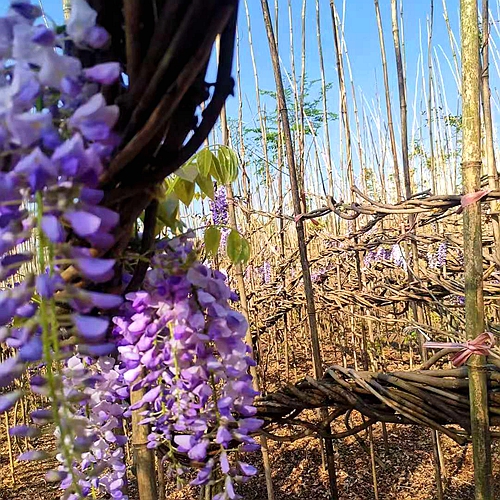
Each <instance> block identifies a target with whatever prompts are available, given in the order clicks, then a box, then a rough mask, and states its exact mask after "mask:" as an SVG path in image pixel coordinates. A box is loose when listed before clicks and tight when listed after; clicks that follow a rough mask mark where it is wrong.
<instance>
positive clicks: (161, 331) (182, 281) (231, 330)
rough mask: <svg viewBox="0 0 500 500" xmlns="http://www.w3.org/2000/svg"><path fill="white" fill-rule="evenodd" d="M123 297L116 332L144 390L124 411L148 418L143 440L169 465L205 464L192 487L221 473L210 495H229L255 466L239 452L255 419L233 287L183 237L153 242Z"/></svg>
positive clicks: (127, 375)
mask: <svg viewBox="0 0 500 500" xmlns="http://www.w3.org/2000/svg"><path fill="white" fill-rule="evenodd" d="M126 298H127V300H128V303H127V305H126V307H124V314H123V316H120V317H116V318H115V319H114V322H115V325H116V327H115V329H114V334H115V335H116V339H117V342H118V343H119V344H120V346H119V348H118V350H119V352H120V360H121V362H122V363H123V365H124V366H125V367H126V371H125V372H124V379H125V380H126V381H127V382H128V383H129V384H131V388H132V390H137V389H139V388H142V389H143V390H144V391H145V394H144V397H143V398H142V400H141V401H140V402H139V403H137V404H136V405H134V406H133V407H131V409H132V410H134V409H136V410H138V409H141V408H142V411H143V413H142V414H143V416H144V420H143V422H144V423H148V424H150V425H151V429H152V431H151V434H150V435H149V445H148V446H149V447H151V448H156V447H158V446H160V445H162V446H163V447H164V448H166V449H167V450H168V451H167V454H168V455H169V458H170V461H171V463H174V464H175V463H176V460H175V454H176V453H177V452H178V453H185V454H187V456H188V457H189V459H191V460H193V461H196V462H203V463H205V466H204V467H203V468H202V469H201V470H200V471H199V473H198V475H197V477H196V479H195V480H194V481H193V483H192V484H195V485H201V484H207V483H208V482H210V481H211V480H212V479H213V473H214V471H215V470H218V471H219V472H220V473H221V474H222V476H223V479H222V481H224V485H225V490H224V493H220V494H218V495H216V496H215V497H214V500H223V499H226V498H231V499H232V498H236V496H235V493H234V491H233V481H235V480H244V478H246V477H248V476H250V475H253V474H255V472H256V470H255V468H254V467H252V466H251V465H249V464H247V463H245V462H243V461H241V460H240V454H241V453H243V452H247V451H254V450H256V449H258V446H257V444H256V442H255V441H254V439H253V437H252V436H251V434H252V433H253V432H255V431H257V430H258V428H259V427H260V425H261V424H262V422H261V421H260V420H259V419H256V418H255V413H256V410H255V408H254V406H253V400H254V398H255V396H256V394H257V393H256V392H255V391H254V389H253V387H252V378H251V376H250V375H249V374H248V369H249V367H250V366H251V365H253V363H254V362H253V360H252V358H251V355H250V353H251V350H250V348H249V347H248V346H247V345H246V344H245V342H244V338H245V333H246V330H247V322H246V320H245V318H244V317H243V316H242V315H241V314H240V313H238V312H237V311H235V310H233V309H232V308H231V307H230V301H232V300H235V299H236V296H235V294H234V293H233V292H232V291H231V290H230V289H229V288H228V286H227V285H226V283H225V276H224V275H222V274H221V273H220V272H218V271H213V270H210V269H209V268H207V267H206V266H204V265H202V264H201V263H199V262H198V260H197V252H196V251H195V249H194V248H193V243H192V240H191V239H190V238H189V237H188V236H186V235H185V236H182V237H178V238H176V239H173V240H169V241H166V242H164V243H162V244H161V245H160V247H159V248H158V249H157V255H156V256H155V257H154V259H153V261H152V264H151V270H150V271H148V274H147V276H146V280H145V283H144V290H143V291H139V292H135V293H131V294H129V295H127V297H126ZM209 450H210V451H211V453H210V455H209ZM230 450H232V451H235V452H236V453H235V454H236V457H237V458H236V460H235V463H234V464H233V465H231V464H230V461H229V458H228V452H229V451H230ZM176 473H177V474H181V473H182V467H181V466H180V465H179V464H177V469H176Z"/></svg>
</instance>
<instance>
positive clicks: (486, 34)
mask: <svg viewBox="0 0 500 500" xmlns="http://www.w3.org/2000/svg"><path fill="white" fill-rule="evenodd" d="M482 28H483V43H482V46H481V56H482V61H481V62H482V72H481V102H482V104H483V121H484V131H485V135H486V169H487V174H488V187H489V188H490V189H498V172H497V166H496V161H495V146H494V142H493V120H492V117H491V90H490V71H489V40H490V13H489V0H482ZM498 208H499V207H498V202H496V201H494V202H492V203H491V224H492V227H493V237H494V239H495V245H494V247H493V248H494V256H495V258H496V260H497V265H500V219H499V216H498V215H499V214H498Z"/></svg>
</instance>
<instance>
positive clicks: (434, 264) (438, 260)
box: [427, 241, 448, 269]
mask: <svg viewBox="0 0 500 500" xmlns="http://www.w3.org/2000/svg"><path fill="white" fill-rule="evenodd" d="M434 248H435V246H433V245H430V246H429V248H428V250H427V264H428V266H429V268H430V269H441V268H443V267H444V266H445V265H446V261H447V256H448V245H447V243H446V241H441V242H440V243H439V245H438V246H437V249H436V250H435V251H434Z"/></svg>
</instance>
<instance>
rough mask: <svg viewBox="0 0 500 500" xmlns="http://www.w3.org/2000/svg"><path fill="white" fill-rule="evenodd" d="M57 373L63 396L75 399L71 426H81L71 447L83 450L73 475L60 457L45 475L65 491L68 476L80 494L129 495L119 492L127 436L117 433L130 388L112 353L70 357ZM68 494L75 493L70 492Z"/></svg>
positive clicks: (123, 473)
mask: <svg viewBox="0 0 500 500" xmlns="http://www.w3.org/2000/svg"><path fill="white" fill-rule="evenodd" d="M62 375H63V377H62V380H63V392H64V394H65V396H66V398H67V399H68V400H69V401H73V400H75V401H74V403H73V411H74V422H73V424H72V425H76V426H78V427H79V429H80V431H79V432H78V437H77V442H76V447H77V448H79V449H81V450H82V455H81V459H80V460H79V461H74V462H73V467H72V470H71V473H72V474H69V472H70V471H68V468H67V465H66V464H65V463H64V459H63V457H62V456H60V455H59V456H58V457H57V458H58V459H59V460H60V461H61V462H62V463H61V466H60V467H59V469H58V471H57V472H56V473H55V474H54V473H53V472H51V473H49V477H48V479H50V476H51V475H53V476H55V478H57V479H59V478H62V479H63V480H62V483H61V487H62V488H63V489H66V488H71V486H72V475H73V476H75V477H77V478H78V483H79V485H80V486H81V488H82V494H83V496H90V497H92V498H95V497H96V496H97V495H98V494H100V493H107V494H109V495H111V498H113V499H122V500H126V499H127V498H128V497H127V495H125V494H123V488H124V486H125V482H126V465H125V461H124V449H123V445H124V444H125V442H126V437H125V436H124V435H123V432H122V431H123V416H124V413H125V411H126V408H127V404H126V399H127V397H128V395H129V391H128V386H127V385H126V384H125V382H124V380H123V375H122V373H121V370H119V369H118V367H117V366H116V362H115V360H114V359H113V358H111V357H101V358H98V359H97V360H94V358H92V357H89V356H82V355H75V356H73V357H71V358H70V359H68V361H67V363H66V367H65V369H64V370H63V372H62ZM75 422H76V424H75ZM69 498H71V496H69ZM73 498H75V499H77V498H78V496H77V495H74V494H73Z"/></svg>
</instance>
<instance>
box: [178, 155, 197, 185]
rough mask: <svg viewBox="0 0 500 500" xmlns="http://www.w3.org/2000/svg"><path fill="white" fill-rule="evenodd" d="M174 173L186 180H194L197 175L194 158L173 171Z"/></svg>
mask: <svg viewBox="0 0 500 500" xmlns="http://www.w3.org/2000/svg"><path fill="white" fill-rule="evenodd" d="M175 175H177V177H180V178H181V179H184V180H185V181H188V182H194V180H195V179H196V176H197V175H198V165H197V164H196V163H195V161H194V159H193V160H192V161H190V162H189V163H185V164H184V165H183V166H182V167H181V168H179V169H178V170H176V171H175Z"/></svg>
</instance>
